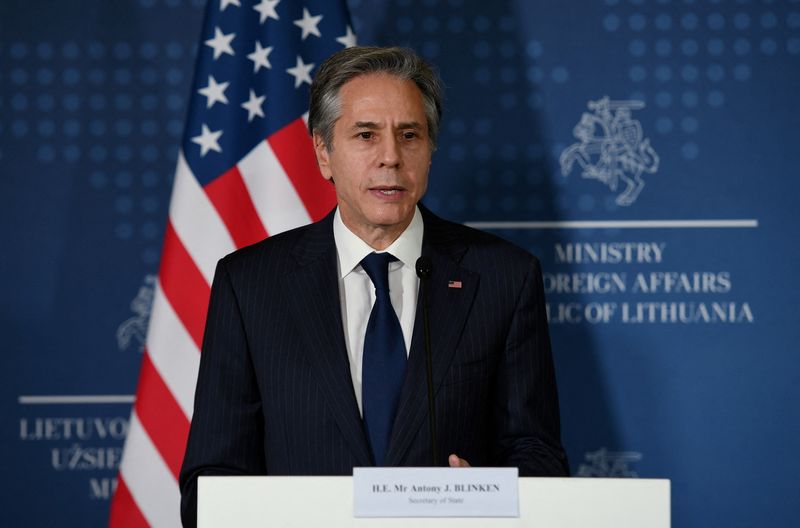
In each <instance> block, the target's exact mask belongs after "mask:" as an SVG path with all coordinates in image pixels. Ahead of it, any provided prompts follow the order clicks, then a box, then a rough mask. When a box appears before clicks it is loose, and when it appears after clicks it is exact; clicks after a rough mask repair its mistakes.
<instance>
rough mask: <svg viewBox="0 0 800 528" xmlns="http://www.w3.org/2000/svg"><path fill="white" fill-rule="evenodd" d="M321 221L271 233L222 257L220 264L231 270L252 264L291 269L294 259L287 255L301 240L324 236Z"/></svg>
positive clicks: (317, 238)
mask: <svg viewBox="0 0 800 528" xmlns="http://www.w3.org/2000/svg"><path fill="white" fill-rule="evenodd" d="M323 222H324V220H323V221H320V222H316V223H312V224H308V225H304V226H301V227H296V228H294V229H290V230H288V231H284V232H282V233H278V234H276V235H272V236H270V237H268V238H265V239H264V240H261V241H260V242H256V243H255V244H252V245H249V246H245V247H243V248H240V249H237V250H236V251H234V252H233V253H230V254H228V255H226V256H225V257H224V258H222V260H221V261H220V265H222V266H224V267H226V268H227V269H228V270H229V271H231V272H234V270H239V269H248V268H249V269H252V267H253V266H260V265H262V264H263V265H266V266H268V267H269V268H271V269H273V270H274V271H279V270H278V269H276V268H286V270H288V269H291V266H292V265H293V263H294V262H295V260H294V259H292V258H290V257H289V256H290V255H291V254H292V253H293V252H294V251H295V249H296V248H297V247H298V244H300V243H301V241H303V243H304V244H305V243H313V242H309V239H311V240H312V241H313V240H319V239H324V236H320V231H321V230H324V228H325V226H323V225H321V224H322V223H323ZM312 234H313V235H312ZM331 240H332V235H331Z"/></svg>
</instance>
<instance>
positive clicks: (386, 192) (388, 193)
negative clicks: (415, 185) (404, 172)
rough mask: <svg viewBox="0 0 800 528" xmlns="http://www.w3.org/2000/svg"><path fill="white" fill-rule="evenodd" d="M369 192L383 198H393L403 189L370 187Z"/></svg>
mask: <svg viewBox="0 0 800 528" xmlns="http://www.w3.org/2000/svg"><path fill="white" fill-rule="evenodd" d="M370 190H371V191H373V192H377V193H379V194H381V195H383V196H394V195H396V194H399V193H401V192H403V191H404V190H405V189H403V188H402V187H372V188H371V189H370Z"/></svg>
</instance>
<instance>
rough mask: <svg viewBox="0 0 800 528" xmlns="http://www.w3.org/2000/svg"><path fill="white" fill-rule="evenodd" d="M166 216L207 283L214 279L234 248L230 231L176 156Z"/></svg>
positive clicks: (180, 159)
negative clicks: (215, 273)
mask: <svg viewBox="0 0 800 528" xmlns="http://www.w3.org/2000/svg"><path fill="white" fill-rule="evenodd" d="M169 218H170V220H171V221H172V226H173V227H174V228H175V232H176V233H177V234H178V238H180V239H181V242H182V243H183V245H184V246H185V247H186V251H188V252H189V255H190V256H191V257H192V260H193V261H194V262H195V264H196V265H197V267H198V269H200V272H201V273H202V274H203V276H204V277H205V279H206V282H208V284H209V285H211V283H212V281H213V280H214V270H215V269H216V267H217V261H218V260H219V259H220V258H222V257H224V256H225V255H227V254H228V253H231V252H232V251H233V250H235V249H236V246H235V244H234V243H233V239H232V238H231V235H230V233H228V230H227V229H226V228H225V224H224V223H223V222H222V219H221V218H220V216H219V213H217V210H216V209H215V208H214V205H213V204H212V203H211V200H209V198H208V195H207V194H206V193H205V191H204V190H203V188H202V187H201V186H200V183H199V182H198V181H197V178H195V176H194V174H193V173H192V169H191V168H189V165H188V164H187V163H186V158H184V157H183V152H181V153H179V155H178V167H177V168H176V169H175V184H174V187H173V190H172V202H171V203H170V207H169Z"/></svg>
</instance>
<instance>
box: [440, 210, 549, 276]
mask: <svg viewBox="0 0 800 528" xmlns="http://www.w3.org/2000/svg"><path fill="white" fill-rule="evenodd" d="M425 229H426V233H430V235H431V236H432V237H435V238H437V239H440V240H445V241H450V242H451V243H453V244H461V245H464V246H465V248H466V252H465V254H464V258H467V259H469V258H470V257H471V256H472V257H476V256H477V257H480V258H486V257H492V256H495V257H497V258H503V259H505V260H507V261H517V262H519V263H520V264H522V265H530V262H531V261H535V262H537V263H538V259H537V258H536V256H534V255H533V254H532V253H530V252H529V251H527V250H525V249H523V248H521V247H519V246H518V245H516V244H514V243H512V242H509V241H508V240H506V239H504V238H501V237H499V236H497V235H495V234H493V233H488V232H486V231H481V230H480V229H476V228H474V227H470V226H466V225H464V224H458V223H456V222H451V221H450V220H445V219H443V218H441V217H438V216H436V215H434V214H433V213H431V212H430V211H426V215H425ZM428 230H430V231H428ZM470 254H472V255H470Z"/></svg>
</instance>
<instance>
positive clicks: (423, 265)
mask: <svg viewBox="0 0 800 528" xmlns="http://www.w3.org/2000/svg"><path fill="white" fill-rule="evenodd" d="M415 267H416V269H417V277H419V280H420V291H421V292H422V323H423V324H422V327H423V330H424V332H423V335H424V336H425V370H426V373H427V378H428V428H429V429H430V433H431V465H433V466H434V467H436V466H438V465H439V456H438V454H437V453H438V450H437V448H436V406H435V405H434V401H433V356H432V353H431V332H430V323H429V322H428V280H429V279H430V277H431V274H432V273H433V264H432V263H431V259H430V258H428V257H424V256H423V257H420V258H418V259H417V263H416V266H415Z"/></svg>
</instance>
